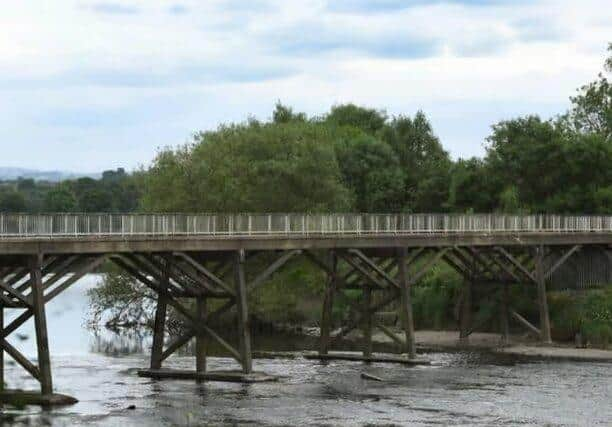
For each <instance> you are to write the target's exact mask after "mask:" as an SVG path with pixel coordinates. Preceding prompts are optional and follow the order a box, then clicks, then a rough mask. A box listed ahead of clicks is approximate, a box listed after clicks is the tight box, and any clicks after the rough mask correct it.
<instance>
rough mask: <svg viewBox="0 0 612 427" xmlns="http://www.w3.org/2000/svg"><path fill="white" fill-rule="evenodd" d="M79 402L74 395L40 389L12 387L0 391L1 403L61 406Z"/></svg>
mask: <svg viewBox="0 0 612 427" xmlns="http://www.w3.org/2000/svg"><path fill="white" fill-rule="evenodd" d="M77 402H78V400H77V399H75V398H74V397H72V396H67V395H65V394H59V393H51V394H42V393H40V392H38V391H27V390H10V389H6V390H2V391H0V403H5V404H9V405H14V406H24V405H41V406H61V405H72V404H75V403H77Z"/></svg>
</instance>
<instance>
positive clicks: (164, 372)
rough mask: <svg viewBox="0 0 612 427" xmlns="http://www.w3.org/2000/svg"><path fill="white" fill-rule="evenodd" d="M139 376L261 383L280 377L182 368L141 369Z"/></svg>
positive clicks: (256, 373) (260, 373)
mask: <svg viewBox="0 0 612 427" xmlns="http://www.w3.org/2000/svg"><path fill="white" fill-rule="evenodd" d="M138 376H139V377H147V378H155V379H179V380H200V381H226V382H235V383H261V382H271V381H278V377H275V376H273V375H268V374H265V373H263V372H252V373H250V374H245V373H243V372H241V371H210V372H196V371H188V370H180V369H141V370H139V371H138Z"/></svg>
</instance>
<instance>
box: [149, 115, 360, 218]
mask: <svg viewBox="0 0 612 427" xmlns="http://www.w3.org/2000/svg"><path fill="white" fill-rule="evenodd" d="M334 138H335V136H334V134H333V132H331V131H330V130H329V129H328V128H327V127H325V126H323V125H322V124H318V123H309V122H290V123H268V124H258V125H252V124H245V125H231V126H223V127H220V128H219V129H218V130H217V131H214V132H203V133H200V134H198V135H196V137H195V139H194V143H193V144H192V145H190V146H185V147H182V148H181V149H179V150H177V151H172V150H166V151H164V152H162V153H160V154H159V155H158V157H157V158H156V160H155V161H154V163H153V165H152V166H151V168H150V169H149V171H148V173H147V177H146V178H145V193H144V197H143V206H144V207H145V209H147V210H162V211H169V210H174V211H187V212H193V211H215V212H321V211H342V210H347V209H349V208H350V197H349V195H350V193H349V191H348V190H347V189H346V187H345V186H344V185H342V182H341V175H340V170H339V167H338V163H337V161H336V157H335V152H334V144H333V141H334ZM170 188H171V189H172V191H171V192H170V191H168V189H170ZM170 193H171V194H170Z"/></svg>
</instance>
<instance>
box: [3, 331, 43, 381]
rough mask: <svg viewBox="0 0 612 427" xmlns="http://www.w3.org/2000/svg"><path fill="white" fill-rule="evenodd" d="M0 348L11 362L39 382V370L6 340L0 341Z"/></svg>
mask: <svg viewBox="0 0 612 427" xmlns="http://www.w3.org/2000/svg"><path fill="white" fill-rule="evenodd" d="M0 347H2V349H3V350H4V351H6V352H7V353H8V355H9V356H11V357H12V358H13V360H14V361H15V362H17V363H19V364H20V365H21V367H22V368H23V369H25V370H26V371H28V373H29V374H30V375H32V376H33V377H34V378H35V379H36V380H38V381H40V370H39V369H38V367H36V366H35V365H34V364H33V363H32V362H30V361H29V360H28V359H27V358H26V357H25V356H24V355H23V354H21V353H20V352H19V350H17V349H16V348H15V347H13V346H12V345H11V344H10V343H9V342H8V341H7V340H6V339H4V338H2V339H0Z"/></svg>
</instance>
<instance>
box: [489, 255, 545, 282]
mask: <svg viewBox="0 0 612 427" xmlns="http://www.w3.org/2000/svg"><path fill="white" fill-rule="evenodd" d="M495 250H497V251H498V252H499V253H501V254H502V255H503V256H505V257H506V259H507V260H508V261H510V262H511V263H512V265H514V266H515V267H516V268H517V269H518V270H519V271H520V272H521V273H523V274H524V275H525V276H526V277H527V278H528V279H529V280H530V281H531V283H535V284H537V283H538V281H537V279H536V278H535V276H534V275H533V274H532V273H531V272H530V271H529V270H527V268H525V267H524V266H523V264H521V263H520V262H519V261H518V260H517V259H516V258H515V257H513V256H512V255H511V254H510V253H509V252H508V251H507V250H506V249H504V248H502V247H501V246H497V247H496V248H495Z"/></svg>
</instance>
